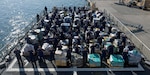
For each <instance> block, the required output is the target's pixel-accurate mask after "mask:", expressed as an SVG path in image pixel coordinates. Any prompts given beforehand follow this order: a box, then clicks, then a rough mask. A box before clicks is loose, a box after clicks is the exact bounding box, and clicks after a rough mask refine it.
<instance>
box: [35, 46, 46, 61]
mask: <svg viewBox="0 0 150 75" xmlns="http://www.w3.org/2000/svg"><path fill="white" fill-rule="evenodd" d="M37 54H38V59H39V61H42V62H45V59H44V54H43V49H42V47H41V46H39V48H38V50H37Z"/></svg>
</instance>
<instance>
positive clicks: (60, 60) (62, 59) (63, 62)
mask: <svg viewBox="0 0 150 75" xmlns="http://www.w3.org/2000/svg"><path fill="white" fill-rule="evenodd" d="M55 64H56V66H67V59H66V56H65V55H55Z"/></svg>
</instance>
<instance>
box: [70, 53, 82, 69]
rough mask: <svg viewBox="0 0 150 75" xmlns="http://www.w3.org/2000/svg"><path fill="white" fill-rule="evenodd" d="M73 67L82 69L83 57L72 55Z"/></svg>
mask: <svg viewBox="0 0 150 75" xmlns="http://www.w3.org/2000/svg"><path fill="white" fill-rule="evenodd" d="M72 65H74V66H77V67H82V66H83V56H81V55H79V54H77V53H72Z"/></svg>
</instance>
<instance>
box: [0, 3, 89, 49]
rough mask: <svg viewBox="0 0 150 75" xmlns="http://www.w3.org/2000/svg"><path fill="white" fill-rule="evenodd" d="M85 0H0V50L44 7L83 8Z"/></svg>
mask: <svg viewBox="0 0 150 75" xmlns="http://www.w3.org/2000/svg"><path fill="white" fill-rule="evenodd" d="M85 4H86V0H0V9H1V10H0V42H1V43H0V48H2V47H3V46H4V44H5V43H6V42H8V40H10V38H12V37H17V35H16V34H18V33H19V32H20V30H21V29H22V28H24V27H25V26H27V25H28V24H29V23H30V22H31V21H32V19H33V18H34V17H35V16H36V14H37V13H40V12H41V11H42V10H43V9H44V7H45V6H47V8H48V9H51V8H52V7H54V6H58V7H61V6H85Z"/></svg>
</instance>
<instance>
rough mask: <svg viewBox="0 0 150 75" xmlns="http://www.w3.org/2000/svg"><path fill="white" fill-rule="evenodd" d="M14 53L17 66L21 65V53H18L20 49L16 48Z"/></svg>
mask: <svg viewBox="0 0 150 75" xmlns="http://www.w3.org/2000/svg"><path fill="white" fill-rule="evenodd" d="M14 53H15V56H16V58H17V61H18V64H19V66H20V67H23V61H22V58H21V55H20V53H21V51H20V50H18V49H17V48H16V49H15V51H14Z"/></svg>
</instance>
